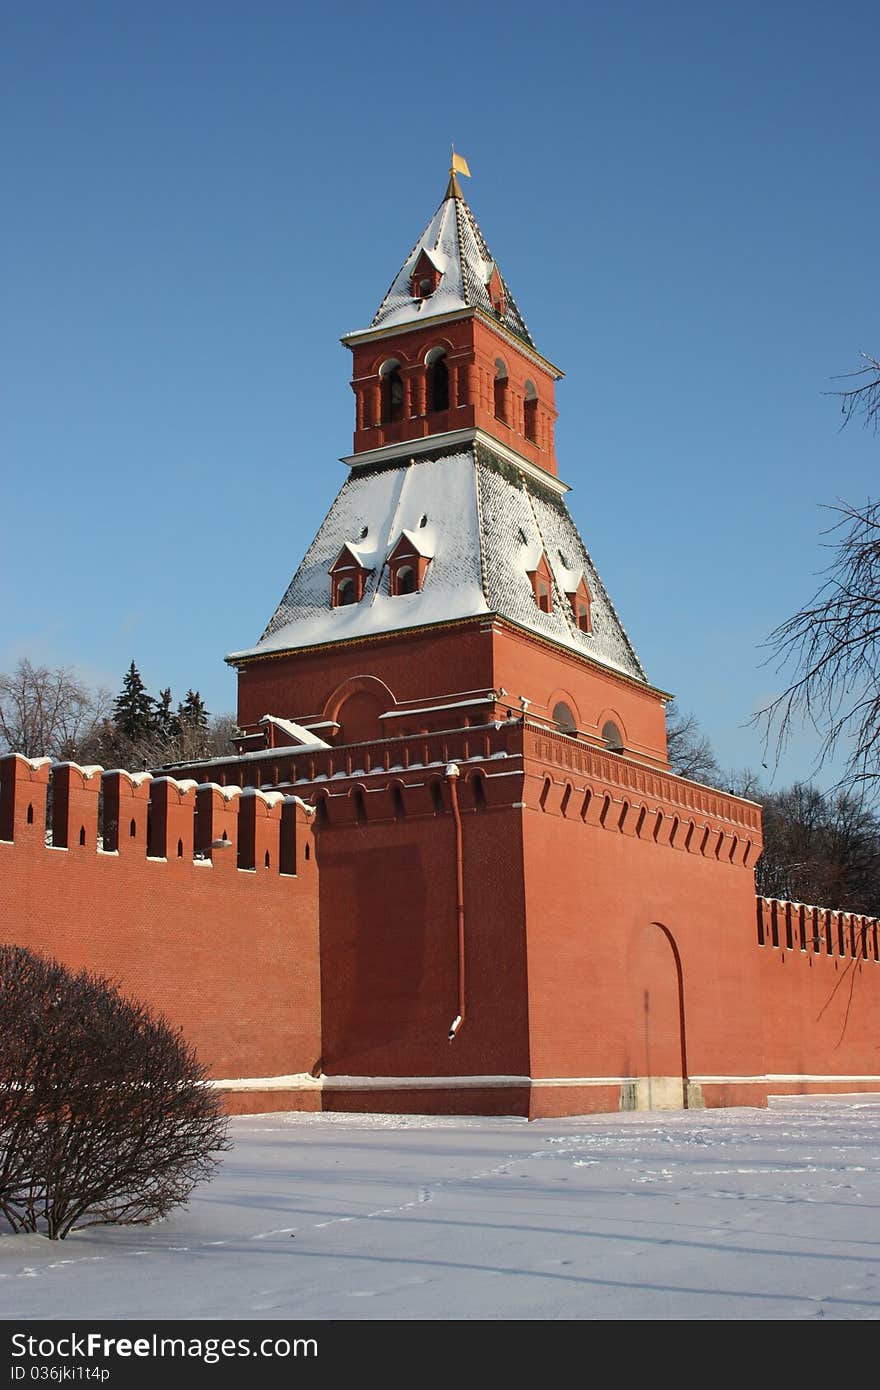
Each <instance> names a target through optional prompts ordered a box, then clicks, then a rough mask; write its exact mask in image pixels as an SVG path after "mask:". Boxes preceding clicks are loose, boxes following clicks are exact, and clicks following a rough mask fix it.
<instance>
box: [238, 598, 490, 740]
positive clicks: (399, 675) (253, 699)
mask: <svg viewBox="0 0 880 1390" xmlns="http://www.w3.org/2000/svg"><path fill="white" fill-rule="evenodd" d="M358 676H373V677H376V678H377V679H378V680H380V681H382V682H383V684H384V685H385V686H387V687H388V689H389V691H390V692H391V695H392V696H393V699H394V700H397V701H398V703H405V702H407V701H413V700H417V701H419V702H420V703H421V704H425V705H430V704H432V703H433V702H434V701H435V699H437V698H438V697H441V696H444V695H450V694H454V693H455V692H457V691H473V690H487V689H489V688H490V687H491V686H492V639H491V636H490V634H488V633H486V632H482V631H481V630H480V626H479V625H478V624H476V623H470V624H462V625H460V626H456V627H450V628H446V629H443V628H441V629H432V630H431V631H430V632H428V633H425V634H422V635H419V634H418V633H411V634H410V633H407V634H404V633H393V634H391V635H390V636H389V637H387V638H379V639H375V640H372V641H369V642H358V643H352V644H349V645H343V646H339V647H336V648H334V649H332V650H326V649H325V650H323V651H315V652H310V651H301V652H297V653H296V654H295V655H293V656H277V657H268V658H263V659H261V660H259V661H253V662H249V663H246V664H245V666H244V667H243V668H242V669H241V670H240V671H239V677H238V722H239V724H240V725H242V726H244V725H250V724H256V722H257V721H258V720H259V719H261V718H262V716H263V715H264V714H275V715H280V716H281V717H282V718H284V719H293V720H297V719H302V718H309V717H313V718H316V717H319V716H320V715H322V714H323V713H324V711H325V708H326V707H327V705H328V702H330V701H331V699H332V697H333V695H334V692H336V691H337V690H339V688H340V687H341V686H344V685H346V684H347V683H349V682H351V681H352V680H354V679H356V678H357V677H358ZM388 703H389V705H393V700H391V701H389V702H388ZM385 732H386V734H387V733H388V732H389V731H388V730H386V731H385ZM377 733H378V730H377ZM373 737H375V735H373Z"/></svg>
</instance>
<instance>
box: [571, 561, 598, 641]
mask: <svg viewBox="0 0 880 1390" xmlns="http://www.w3.org/2000/svg"><path fill="white" fill-rule="evenodd" d="M565 597H566V598H567V599H568V601H569V603H570V604H571V611H572V613H573V614H574V621H575V626H576V627H577V628H578V629H579V631H580V632H586V633H590V632H592V631H593V623H592V618H591V614H590V609H591V602H592V601H591V599H590V591H589V589H588V588H587V581H586V579H584V576H583V575H581V578H580V583H579V584H578V586H577V588H576V589H574V590H572V591H566V595H565Z"/></svg>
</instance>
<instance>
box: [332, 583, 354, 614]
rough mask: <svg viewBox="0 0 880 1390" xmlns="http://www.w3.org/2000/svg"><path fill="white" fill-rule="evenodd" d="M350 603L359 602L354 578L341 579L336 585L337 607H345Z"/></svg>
mask: <svg viewBox="0 0 880 1390" xmlns="http://www.w3.org/2000/svg"><path fill="white" fill-rule="evenodd" d="M349 603H357V590H356V588H355V582H354V580H353V579H340V581H339V583H338V584H337V586H336V607H337V608H345V607H346V606H347V605H348V604H349Z"/></svg>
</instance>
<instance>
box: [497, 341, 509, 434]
mask: <svg viewBox="0 0 880 1390" xmlns="http://www.w3.org/2000/svg"><path fill="white" fill-rule="evenodd" d="M495 418H496V420H501V422H502V423H503V424H505V425H506V424H507V365H506V363H505V362H504V361H503V359H502V358H500V357H496V358H495Z"/></svg>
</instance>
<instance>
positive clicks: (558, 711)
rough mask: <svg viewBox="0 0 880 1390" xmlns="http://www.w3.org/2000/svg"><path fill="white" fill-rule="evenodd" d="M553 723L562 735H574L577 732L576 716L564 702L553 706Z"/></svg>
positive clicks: (561, 701)
mask: <svg viewBox="0 0 880 1390" xmlns="http://www.w3.org/2000/svg"><path fill="white" fill-rule="evenodd" d="M553 722H554V724H555V725H556V728H557V730H558V732H559V733H560V734H574V733H576V731H577V725H576V724H575V720H574V715H573V714H572V712H571V710H570V708H569V707H568V705H567V704H566V703H565V701H564V700H560V701H559V704H558V705H554V706H553Z"/></svg>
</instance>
